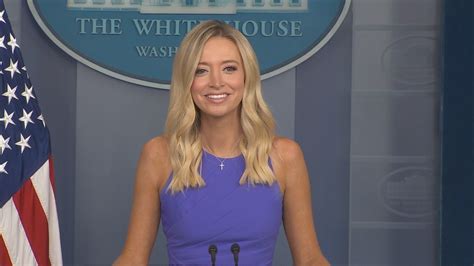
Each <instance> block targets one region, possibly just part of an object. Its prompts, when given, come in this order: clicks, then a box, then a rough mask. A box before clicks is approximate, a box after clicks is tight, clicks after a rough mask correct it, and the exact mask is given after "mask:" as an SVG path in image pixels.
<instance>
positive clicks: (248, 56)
mask: <svg viewBox="0 0 474 266" xmlns="http://www.w3.org/2000/svg"><path fill="white" fill-rule="evenodd" d="M213 37H224V38H227V39H229V40H231V41H232V42H234V44H235V45H236V46H237V48H238V50H239V52H240V55H241V57H242V62H243V66H244V74H245V82H244V84H245V85H244V95H243V99H242V103H241V113H240V123H241V127H242V132H243V136H242V138H241V140H240V143H239V148H240V151H241V152H242V155H243V157H244V159H245V163H246V168H245V171H244V173H243V174H242V177H241V178H240V184H245V183H250V184H253V185H255V184H267V185H271V184H273V182H274V181H276V177H275V175H274V173H273V171H272V170H271V168H270V166H269V154H270V150H271V149H272V141H273V137H274V128H275V122H274V119H273V116H272V114H271V112H270V109H269V108H268V106H267V104H266V103H265V101H264V100H263V97H262V91H261V83H260V71H259V66H258V61H257V57H256V55H255V53H254V51H253V49H252V47H251V45H250V43H249V42H248V40H247V39H246V38H245V37H244V36H243V35H242V34H241V33H240V32H239V31H238V30H236V29H234V28H233V27H231V26H230V25H227V24H226V23H224V22H221V21H216V20H212V21H205V22H202V23H200V24H199V25H197V26H196V27H195V28H194V29H193V30H191V31H190V32H189V33H188V34H187V35H186V37H185V38H184V40H183V41H182V42H181V45H180V47H179V49H178V51H177V53H176V56H175V59H174V63H173V75H172V78H171V95H170V105H169V109H168V116H167V119H166V132H165V135H166V137H167V138H168V140H169V157H170V161H171V167H172V170H173V179H172V180H171V182H170V185H169V186H168V190H171V192H172V193H175V192H180V191H183V190H184V189H185V188H188V187H202V186H205V182H204V179H203V178H202V176H201V173H200V165H201V157H202V151H203V150H202V143H201V138H200V110H199V109H198V108H197V107H196V105H195V104H194V102H193V99H192V97H191V92H190V90H191V85H192V83H193V79H194V75H195V71H196V68H197V66H198V63H199V60H200V58H201V54H202V50H203V47H204V45H205V43H206V42H207V41H208V40H209V39H210V38H213Z"/></svg>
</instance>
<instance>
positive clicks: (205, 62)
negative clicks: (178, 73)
mask: <svg viewBox="0 0 474 266" xmlns="http://www.w3.org/2000/svg"><path fill="white" fill-rule="evenodd" d="M228 63H234V64H240V63H239V61H237V60H233V59H229V60H224V61H222V62H221V64H228ZM198 65H206V66H208V65H211V63H208V62H207V61H200V62H199V63H198Z"/></svg>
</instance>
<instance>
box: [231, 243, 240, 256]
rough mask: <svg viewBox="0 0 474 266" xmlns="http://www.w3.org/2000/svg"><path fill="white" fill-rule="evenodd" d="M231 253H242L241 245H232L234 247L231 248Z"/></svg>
mask: <svg viewBox="0 0 474 266" xmlns="http://www.w3.org/2000/svg"><path fill="white" fill-rule="evenodd" d="M230 252H232V253H233V254H238V253H239V252H240V246H239V244H237V243H234V244H232V246H230Z"/></svg>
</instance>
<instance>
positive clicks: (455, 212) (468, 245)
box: [441, 0, 474, 265]
mask: <svg viewBox="0 0 474 266" xmlns="http://www.w3.org/2000/svg"><path fill="white" fill-rule="evenodd" d="M444 5H445V8H444V26H445V28H444V71H443V72H444V89H443V165H442V212H441V215H442V217H441V263H442V265H474V255H473V254H474V245H473V242H474V232H473V227H474V223H473V218H474V208H473V202H474V182H473V177H474V175H473V164H474V158H473V150H474V134H473V125H474V108H473V106H474V105H473V102H474V97H473V92H472V90H473V88H474V86H473V85H474V84H473V83H474V82H473V81H474V72H473V68H472V65H473V62H474V58H473V53H472V50H473V36H474V27H473V26H474V18H473V15H474V10H473V9H474V4H473V2H472V0H454V1H451V0H449V1H448V0H446V1H445V4H444Z"/></svg>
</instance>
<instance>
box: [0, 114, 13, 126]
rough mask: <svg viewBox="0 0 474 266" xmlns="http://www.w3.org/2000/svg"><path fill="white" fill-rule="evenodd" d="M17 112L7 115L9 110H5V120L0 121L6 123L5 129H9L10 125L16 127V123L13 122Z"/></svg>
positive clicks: (0, 119)
mask: <svg viewBox="0 0 474 266" xmlns="http://www.w3.org/2000/svg"><path fill="white" fill-rule="evenodd" d="M14 113H15V112H12V113H11V114H9V113H7V110H3V118H0V121H3V123H5V129H6V128H7V127H8V124H12V125H15V122H13V120H12V117H13V114H14Z"/></svg>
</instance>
